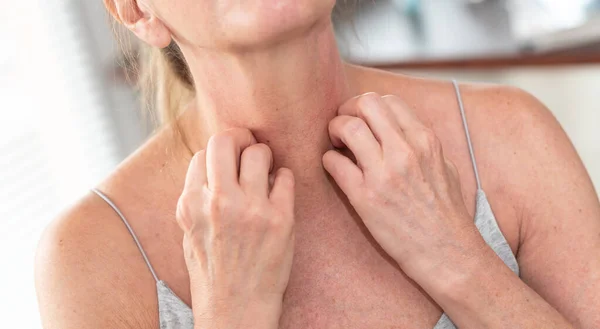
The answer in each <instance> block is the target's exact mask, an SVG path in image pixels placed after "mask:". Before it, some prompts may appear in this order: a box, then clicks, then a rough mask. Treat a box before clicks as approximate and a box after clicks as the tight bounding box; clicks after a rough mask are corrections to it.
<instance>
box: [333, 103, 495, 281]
mask: <svg viewBox="0 0 600 329" xmlns="http://www.w3.org/2000/svg"><path fill="white" fill-rule="evenodd" d="M338 114H339V116H337V117H336V118H334V119H333V120H332V121H331V123H330V125H329V134H330V138H331V141H332V143H333V145H334V146H335V147H337V148H346V147H347V148H348V149H349V150H350V151H351V152H352V153H353V154H354V157H355V158H356V164H355V163H354V161H352V160H351V159H350V158H348V157H346V156H344V155H342V154H341V153H340V152H338V151H336V150H333V151H329V152H327V153H326V154H325V155H324V156H323V164H324V167H325V169H326V170H327V171H328V172H329V173H330V174H331V176H332V177H333V178H334V179H335V181H336V182H337V184H338V185H339V186H340V188H341V189H342V190H343V192H344V193H345V194H346V195H347V196H348V199H349V200H350V203H351V204H352V206H353V207H354V208H355V210H356V211H357V213H358V215H359V216H360V217H361V218H362V220H363V222H364V223H365V225H366V226H367V228H368V229H369V231H370V232H371V234H372V235H373V237H374V238H375V240H377V242H378V243H379V244H380V245H381V247H382V248H383V249H384V250H385V251H386V252H387V253H388V254H389V255H390V256H391V257H392V258H393V259H394V260H395V261H396V262H397V263H398V264H399V265H400V267H401V268H402V270H403V271H404V272H405V273H406V274H407V275H409V276H410V277H411V278H412V279H414V280H415V281H417V282H419V281H420V280H422V279H426V277H427V276H428V274H431V273H437V275H440V274H441V273H440V271H442V272H443V270H445V269H449V268H450V266H446V265H450V264H456V262H459V261H460V260H461V258H462V259H465V257H469V258H472V257H473V256H478V254H477V251H478V250H482V248H481V247H482V245H485V243H484V242H483V239H482V238H481V236H480V235H479V233H478V231H477V228H476V227H475V225H474V223H473V220H472V218H470V216H469V214H468V212H467V210H466V207H465V203H464V201H463V198H462V192H461V186H460V180H459V176H458V172H457V170H456V167H455V166H454V164H452V163H451V162H450V161H449V160H448V159H446V158H445V157H444V154H443V152H442V147H441V144H440V141H439V140H438V139H437V137H436V135H435V134H434V133H433V131H432V130H431V129H430V128H427V127H426V126H425V125H424V124H423V123H422V122H421V121H419V119H418V118H417V117H416V115H415V114H414V113H413V112H412V111H411V110H410V109H409V108H408V106H407V105H406V104H404V102H403V101H402V100H401V99H400V98H398V97H395V96H384V97H380V96H379V95H377V94H374V93H369V94H365V95H362V96H358V97H356V98H353V99H351V100H349V101H348V102H346V103H345V104H343V105H342V106H341V107H340V109H339V113H338Z"/></svg>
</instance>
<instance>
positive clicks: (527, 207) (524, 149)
mask: <svg viewBox="0 0 600 329" xmlns="http://www.w3.org/2000/svg"><path fill="white" fill-rule="evenodd" d="M359 70H361V69H359ZM366 71H367V72H366V73H358V74H363V75H364V76H367V78H366V79H365V81H367V83H368V86H376V88H378V90H380V91H381V92H384V93H389V94H396V95H398V96H400V97H402V98H404V99H405V100H406V102H407V103H408V104H409V105H410V106H411V107H412V108H413V109H414V110H415V111H416V112H417V114H418V115H419V116H420V117H421V118H423V119H424V120H426V121H429V122H430V123H431V124H432V125H433V126H434V131H436V133H438V136H439V137H440V138H441V139H442V144H443V145H444V151H448V152H447V153H448V154H451V155H454V157H452V158H451V159H452V160H455V159H459V160H460V161H462V160H461V159H465V158H467V157H468V156H469V155H468V151H467V145H466V141H465V139H464V129H463V127H462V122H461V117H460V112H459V107H458V100H457V95H456V92H455V90H454V86H453V84H452V83H451V81H444V80H436V79H425V78H417V77H411V76H405V75H400V74H394V73H388V72H382V71H378V70H370V69H366ZM459 89H460V93H461V98H462V101H463V104H464V109H465V113H466V119H467V122H468V125H469V132H470V135H471V139H472V142H473V147H474V152H475V156H476V159H477V165H478V169H479V173H480V175H481V178H482V182H483V188H484V189H485V190H486V193H487V194H488V196H489V197H490V198H489V199H490V203H491V204H492V207H493V209H494V212H495V213H496V216H497V218H498V221H499V224H500V226H501V228H502V229H503V231H506V232H510V233H509V235H510V236H513V235H514V236H515V238H516V237H517V236H520V234H521V233H523V221H524V220H525V221H526V220H527V219H528V218H531V217H535V216H534V215H533V214H534V213H539V212H541V211H542V210H543V209H551V207H548V205H549V204H554V205H556V204H557V199H560V198H561V197H560V195H567V194H573V193H575V194H578V195H581V197H582V198H584V199H586V200H587V199H590V198H591V196H593V195H594V192H593V187H592V184H591V181H590V179H589V176H588V175H587V172H586V170H585V168H584V166H583V164H582V162H581V160H580V158H579V156H578V154H577V152H576V151H575V149H574V147H573V145H572V144H571V142H570V140H569V138H568V136H567V135H566V133H565V132H564V130H563V128H562V127H561V125H560V124H559V123H558V121H557V120H556V118H555V117H554V115H553V114H552V113H551V111H550V110H549V109H548V108H547V107H546V106H545V105H544V104H543V103H542V102H541V101H540V100H538V99H537V98H536V97H535V96H533V95H532V94H530V93H528V92H527V91H524V90H522V89H520V88H516V87H511V86H503V85H494V84H478V83H461V84H460V85H459ZM460 166H461V165H459V167H460ZM460 169H461V168H459V171H461V170H460ZM462 169H463V170H462V171H461V177H462V176H463V175H462V173H467V172H468V173H470V172H471V171H472V168H471V166H470V164H469V163H468V162H466V161H464V163H463V164H462ZM465 176H468V175H465ZM469 179H470V178H468V177H467V178H466V179H465V180H464V181H463V184H464V182H465V181H466V182H467V183H468V185H469V186H470V185H473V184H474V180H473V181H470V180H469ZM575 186H578V187H579V190H577V191H574V190H573V187H575ZM537 217H540V215H539V214H538V215H537ZM514 242H515V243H516V240H514ZM513 247H515V245H514V243H513Z"/></svg>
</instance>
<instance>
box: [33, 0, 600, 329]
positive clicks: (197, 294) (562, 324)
mask: <svg viewBox="0 0 600 329" xmlns="http://www.w3.org/2000/svg"><path fill="white" fill-rule="evenodd" d="M105 3H106V5H107V8H108V9H109V11H110V12H111V13H112V14H113V15H114V17H115V18H116V19H117V20H118V21H119V22H121V23H122V24H123V25H125V26H126V27H127V28H129V29H130V30H131V31H133V32H134V33H135V34H136V35H137V36H138V37H139V38H140V39H141V40H143V41H144V42H146V43H147V44H149V45H150V46H152V47H154V48H156V49H159V48H164V49H166V50H165V51H164V54H165V56H163V57H162V62H159V63H158V64H156V63H153V64H152V65H148V67H150V68H153V69H155V70H156V69H158V70H163V71H161V72H162V73H161V74H159V75H158V76H159V77H162V78H161V79H162V80H161V81H158V82H160V85H158V86H156V90H158V91H159V92H160V91H162V92H163V94H159V98H160V99H161V100H162V101H164V103H169V102H168V99H165V98H164V97H167V96H169V95H171V96H173V95H177V100H179V99H186V98H184V96H185V95H186V94H189V102H188V105H186V106H185V108H184V111H182V113H175V110H176V109H174V110H173V109H172V110H171V112H170V113H171V114H173V115H175V114H176V115H177V118H176V120H175V121H172V122H171V123H170V124H168V125H167V126H166V127H165V128H164V129H162V130H161V131H160V132H159V133H157V134H156V135H155V136H154V137H153V138H152V139H151V140H150V141H149V142H148V143H147V144H146V145H144V146H143V147H142V148H141V149H140V150H139V151H138V152H137V153H136V154H134V155H133V156H131V157H130V158H129V159H128V160H126V161H125V162H124V163H123V164H122V165H121V166H120V167H119V168H118V169H117V170H116V172H115V173H114V174H113V175H112V176H110V177H109V178H108V179H107V180H106V181H105V182H104V183H103V184H101V185H100V186H99V188H98V189H97V190H95V192H96V193H90V195H89V196H87V197H86V198H84V199H83V200H82V201H81V202H80V203H79V204H78V205H76V206H75V207H73V208H72V209H71V210H70V211H68V212H67V213H65V214H64V215H63V216H62V218H60V219H58V220H57V221H56V222H55V223H54V224H53V225H52V226H51V227H50V228H49V229H48V230H47V232H46V234H45V236H44V238H43V240H42V242H41V245H40V248H39V253H38V258H37V275H36V278H37V280H36V281H37V289H38V297H39V301H40V308H41V315H42V318H43V322H44V326H45V328H61V329H64V328H158V327H160V328H189V329H191V328H277V327H279V328H434V327H435V328H454V327H455V326H456V327H460V328H600V313H598V312H597V310H598V309H600V257H599V256H598V255H600V205H599V202H598V198H597V196H596V194H595V192H594V189H593V186H592V184H591V182H590V179H589V177H588V175H587V174H586V171H585V169H584V167H583V165H582V164H581V161H580V160H579V157H578V156H577V154H576V152H575V151H574V149H573V147H572V146H571V144H570V143H569V141H568V138H567V137H566V136H565V134H564V133H563V131H562V129H561V128H560V126H559V125H558V123H557V122H556V121H555V120H554V118H553V117H552V116H551V114H550V113H549V112H548V111H547V110H546V109H545V108H544V107H543V105H541V104H540V103H539V102H538V101H537V100H536V99H534V98H533V97H531V96H529V95H528V94H526V93H524V92H522V91H520V90H515V89H511V88H506V87H499V86H481V85H460V86H459V85H458V84H455V85H453V84H452V83H450V82H446V81H436V80H427V79H416V78H411V77H406V76H401V75H393V74H389V73H385V72H381V71H376V70H370V69H366V68H362V67H357V66H351V65H348V64H345V63H344V62H342V60H341V59H340V56H339V54H338V51H337V49H336V44H335V40H334V33H333V29H332V23H331V20H330V16H331V12H332V9H333V6H334V0H302V1H298V0H281V1H266V0H256V1H245V2H243V1H198V0H177V1H173V0H145V1H141V0H138V1H135V0H105ZM172 41H173V42H174V44H171V42H172ZM170 45H171V46H170ZM175 45H176V46H175ZM178 49H180V53H179V50H178ZM178 54H181V55H182V56H183V58H184V60H182V58H180V57H179V56H178ZM165 61H168V62H167V63H165ZM159 73H160V72H159ZM169 74H174V75H175V79H168V78H169V76H170V75H169ZM155 77H156V76H155ZM156 80H157V79H156V78H155V79H154V80H153V81H156ZM182 86H183V87H182ZM185 86H187V89H185ZM461 94H462V95H461ZM379 95H396V96H385V97H381V96H379ZM174 113H175V114H174ZM467 121H468V127H467V124H466V123H467ZM180 134H181V135H183V136H184V137H185V138H179V137H178V136H179V135H180ZM469 137H472V141H473V143H472V144H471V142H470V141H471V139H469ZM192 155H193V158H192ZM475 155H476V157H475ZM475 158H476V160H477V161H475ZM483 188H485V191H486V192H487V196H486V194H485V193H484V192H483ZM488 201H489V202H488ZM492 209H493V213H492ZM474 218H475V221H473V219H474ZM124 224H126V225H124ZM132 237H134V239H133V240H132ZM182 241H183V247H182ZM140 251H141V253H140ZM519 276H520V277H519ZM192 309H193V312H192ZM450 319H451V320H450Z"/></svg>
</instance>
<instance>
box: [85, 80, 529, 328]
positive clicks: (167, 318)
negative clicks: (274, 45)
mask: <svg viewBox="0 0 600 329" xmlns="http://www.w3.org/2000/svg"><path fill="white" fill-rule="evenodd" d="M452 83H453V85H454V89H455V91H456V96H457V99H458V105H459V108H460V114H461V116H462V121H463V126H464V129H465V135H466V138H467V144H468V146H469V153H470V154H471V161H472V163H473V170H474V172H475V179H476V181H477V198H476V211H475V225H476V226H477V228H478V229H479V232H480V233H481V235H482V236H483V239H484V240H485V242H486V243H487V244H488V245H489V246H490V247H491V248H492V249H493V250H494V251H495V252H496V254H497V255H498V256H499V257H500V258H501V259H502V261H504V263H505V264H506V266H508V267H509V268H510V269H511V270H512V271H513V272H514V273H516V274H517V275H519V265H518V264H517V260H516V258H515V256H514V255H513V253H512V250H511V249H510V246H509V245H508V242H507V241H506V239H505V237H504V235H503V234H502V232H501V231H500V227H498V223H497V222H496V218H495V217H494V213H493V212H492V208H491V207H490V203H489V202H488V200H487V197H486V195H485V192H483V189H482V188H481V181H480V179H479V173H478V171H477V163H476V162H475V154H474V153H473V144H472V142H471V137H470V135H469V127H468V125H467V118H466V116H465V110H464V105H463V101H462V97H461V94H460V88H459V85H458V83H457V82H456V81H453V82H452ZM92 191H93V192H94V193H96V194H97V195H98V196H99V197H101V198H102V199H103V200H104V201H106V203H108V204H109V205H110V206H111V207H112V208H113V209H114V210H115V212H116V213H117V214H118V215H119V217H121V220H122V221H123V224H125V226H126V227H127V229H128V230H129V233H131V236H132V237H133V240H134V242H135V243H136V244H137V246H138V248H139V250H140V253H141V254H142V257H143V258H144V261H145V262H146V264H147V265H148V269H149V270H150V272H151V273H152V276H153V277H154V280H156V292H157V294H158V314H159V320H160V329H193V328H194V319H193V316H192V310H191V309H190V307H189V306H187V304H185V303H184V302H183V301H182V300H181V299H180V298H179V297H177V295H175V293H174V292H173V291H172V290H171V289H169V287H168V286H167V284H166V283H165V282H164V281H162V280H159V278H158V277H157V276H156V272H155V271H154V268H153V267H152V265H151V264H150V261H149V260H148V257H147V256H146V253H145V252H144V249H143V248H142V245H141V244H140V241H139V240H138V238H137V236H136V235H135V233H134V232H133V230H132V228H131V226H130V225H129V223H128V222H127V219H125V216H123V214H122V213H121V211H120V210H119V208H117V206H116V205H115V204H114V203H113V202H112V201H111V200H110V199H109V198H108V197H107V196H106V195H104V194H103V193H102V192H100V191H98V190H96V189H94V190H92ZM433 329H456V326H455V325H454V324H453V323H452V321H451V320H450V318H449V317H448V316H447V315H446V314H443V315H442V317H441V318H440V320H439V321H438V322H437V324H436V325H435V327H434V328H433Z"/></svg>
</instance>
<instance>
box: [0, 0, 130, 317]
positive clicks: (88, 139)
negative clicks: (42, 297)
mask: <svg viewBox="0 0 600 329" xmlns="http://www.w3.org/2000/svg"><path fill="white" fill-rule="evenodd" d="M78 1H80V0H74V1H66V0H60V1H58V0H53V1H46V0H39V2H36V1H35V0H29V1H1V2H0V40H2V43H0V109H1V116H0V154H1V155H0V200H1V201H0V218H2V230H0V250H1V251H0V252H1V253H2V257H1V259H2V264H0V269H1V270H0V271H2V273H1V274H0V275H1V276H2V279H3V280H2V282H3V288H2V289H3V295H4V298H1V299H0V310H2V312H1V313H2V323H3V326H4V327H7V328H41V325H40V323H39V318H38V316H37V314H38V312H37V304H36V299H35V291H34V285H33V283H34V281H33V263H34V253H35V248H36V244H37V241H38V240H39V236H40V234H41V232H42V231H43V229H44V227H46V226H47V225H48V223H49V222H50V220H51V219H52V218H54V217H56V216H57V214H58V212H59V211H60V210H61V209H64V208H65V207H67V205H68V203H69V202H71V201H72V200H75V199H77V198H78V197H79V196H80V195H82V194H83V193H85V192H86V191H87V189H88V188H90V187H91V186H93V185H94V183H95V182H97V181H98V180H99V179H101V178H102V177H103V176H105V175H106V174H107V173H108V172H110V170H111V169H112V168H114V166H115V165H116V164H117V161H118V151H117V147H116V145H117V144H116V141H115V134H114V129H112V127H111V126H110V122H111V120H110V118H109V117H108V115H109V113H108V111H107V110H106V107H105V106H103V100H102V99H101V98H102V94H100V93H99V92H98V91H99V90H101V89H102V88H101V87H99V86H100V82H99V81H98V79H99V77H97V75H95V74H93V72H92V71H91V70H90V66H89V65H88V64H89V63H88V61H89V58H90V56H89V54H90V50H89V49H87V48H86V47H87V46H86V43H85V41H86V34H85V25H82V24H81V22H80V21H76V20H81V17H79V16H78V15H75V13H76V12H77V10H76V7H75V6H74V5H73V4H74V3H76V2H78Z"/></svg>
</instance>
